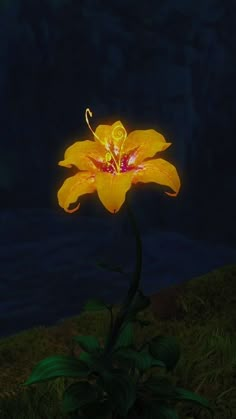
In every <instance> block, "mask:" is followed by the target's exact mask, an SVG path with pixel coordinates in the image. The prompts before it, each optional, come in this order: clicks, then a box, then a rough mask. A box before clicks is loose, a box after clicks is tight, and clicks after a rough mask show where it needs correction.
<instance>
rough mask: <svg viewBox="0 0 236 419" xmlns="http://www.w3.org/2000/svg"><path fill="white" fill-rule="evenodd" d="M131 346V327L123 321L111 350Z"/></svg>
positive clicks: (132, 335) (130, 324)
mask: <svg viewBox="0 0 236 419" xmlns="http://www.w3.org/2000/svg"><path fill="white" fill-rule="evenodd" d="M132 345H134V334H133V325H132V323H131V322H126V321H125V322H124V324H123V327H122V329H121V332H120V334H119V337H118V339H117V341H116V344H115V346H114V348H113V350H114V351H115V350H117V349H118V348H125V347H128V346H132Z"/></svg>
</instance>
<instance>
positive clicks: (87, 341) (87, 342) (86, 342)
mask: <svg viewBox="0 0 236 419" xmlns="http://www.w3.org/2000/svg"><path fill="white" fill-rule="evenodd" d="M73 340H75V341H76V342H77V343H78V344H79V345H80V346H81V348H82V349H83V350H84V351H86V352H89V353H94V352H96V353H99V352H100V351H101V346H100V343H99V341H98V339H97V338H96V337H95V336H92V335H88V336H74V337H73Z"/></svg>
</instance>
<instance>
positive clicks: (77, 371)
mask: <svg viewBox="0 0 236 419" xmlns="http://www.w3.org/2000/svg"><path fill="white" fill-rule="evenodd" d="M89 373H90V370H89V368H88V366H87V365H86V364H85V363H84V362H83V361H81V360H78V359H76V358H74V357H70V356H63V355H58V356H50V357H48V358H45V359H43V360H42V361H40V362H39V363H38V364H37V365H36V367H35V368H34V369H33V371H32V373H31V375H30V377H29V378H28V380H27V381H26V382H25V383H24V384H23V386H25V385H29V384H34V383H40V382H44V381H49V380H53V379H54V378H58V377H73V378H74V377H76V378H84V377H87V376H88V375H89Z"/></svg>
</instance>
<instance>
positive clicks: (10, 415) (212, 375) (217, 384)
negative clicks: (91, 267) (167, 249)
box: [0, 265, 236, 419]
mask: <svg viewBox="0 0 236 419" xmlns="http://www.w3.org/2000/svg"><path fill="white" fill-rule="evenodd" d="M178 304H179V306H180V307H181V310H182V313H183V315H182V317H181V320H171V321H166V320H165V321H159V320H158V319H156V318H154V317H153V315H152V312H151V311H150V308H148V309H146V310H145V311H143V312H142V313H140V314H139V318H141V319H147V320H149V321H151V322H152V324H151V325H150V326H147V327H144V328H143V329H141V328H140V327H139V326H138V325H135V326H134V332H135V339H136V342H137V345H139V344H141V343H142V342H143V341H144V340H146V339H147V338H151V337H153V336H155V335H158V334H162V335H166V336H168V335H169V336H176V337H177V339H178V342H179V344H180V347H181V358H180V360H179V363H178V364H177V366H176V368H175V370H174V372H173V373H172V374H170V377H172V380H173V382H174V383H176V385H178V386H180V387H184V388H185V389H187V390H190V391H194V392H196V393H198V394H199V395H201V396H203V397H205V398H207V399H208V400H211V401H212V402H213V404H214V405H215V407H216V410H215V419H222V418H224V419H227V418H236V265H230V266H225V267H223V268H221V269H218V270H215V271H213V272H210V273H208V274H206V275H204V276H201V277H198V278H195V279H192V280H191V281H189V282H188V283H187V286H186V290H185V292H184V295H183V296H181V298H180V299H179V301H178ZM117 310H118V306H115V309H114V310H113V312H114V314H116V313H117ZM108 326H109V313H108V312H107V311H104V312H96V313H89V312H84V313H82V314H81V315H80V316H78V317H73V318H69V319H66V320H64V321H63V322H61V323H59V324H57V325H56V326H52V327H36V328H34V329H31V330H27V331H25V332H22V333H19V334H17V335H14V336H11V337H8V338H4V339H1V340H0V418H1V419H46V418H48V419H49V418H50V419H63V418H64V419H65V418H67V417H68V416H67V415H65V414H64V413H63V411H62V407H61V404H60V401H61V400H62V396H63V392H64V389H65V388H66V387H67V386H68V384H70V383H72V382H75V381H76V380H73V379H67V380H66V379H63V378H57V379H55V380H53V381H50V382H47V383H39V384H33V385H31V386H28V387H21V386H19V384H21V383H23V382H24V381H26V379H27V378H28V377H29V375H30V374H31V372H32V369H33V367H34V366H35V365H36V364H37V363H38V362H39V361H41V360H42V359H44V358H46V357H48V356H52V355H71V354H72V353H73V352H74V354H75V355H78V354H79V353H80V349H79V347H78V346H76V344H73V343H72V337H73V336H77V335H83V334H85V335H88V334H92V335H94V336H96V337H98V338H99V340H100V342H103V339H102V338H103V337H104V336H105V333H106V331H107V328H108ZM72 345H73V346H72ZM76 348H77V349H76ZM155 371H156V373H160V370H159V371H158V369H157V370H155ZM176 408H177V411H178V412H179V416H180V418H181V419H187V418H188V419H190V418H191V419H195V418H196V419H205V418H206V419H207V418H209V417H210V415H209V413H208V411H207V410H205V409H200V407H199V406H198V405H195V406H194V405H193V404H192V403H185V402H183V403H177V405H176Z"/></svg>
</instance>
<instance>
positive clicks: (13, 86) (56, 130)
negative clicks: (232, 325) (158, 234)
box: [0, 0, 236, 244]
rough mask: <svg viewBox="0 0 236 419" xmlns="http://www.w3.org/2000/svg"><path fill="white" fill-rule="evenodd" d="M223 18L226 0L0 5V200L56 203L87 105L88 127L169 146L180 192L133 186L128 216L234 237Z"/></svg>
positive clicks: (230, 90) (229, 7) (229, 52)
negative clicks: (145, 136)
mask: <svg viewBox="0 0 236 419" xmlns="http://www.w3.org/2000/svg"><path fill="white" fill-rule="evenodd" d="M235 14H236V4H235V2H234V1H233V0H228V1H227V2H221V1H219V0H207V1H206V0H201V1H200V0H199V1H198V2H189V1H188V0H178V1H173V0H169V1H168V0H165V1H163V0H158V1H156V0H153V1H150V2H149V7H147V2H146V1H144V0H142V1H139V2H136V1H134V0H125V1H123V0H122V1H121V0H120V1H119V2H117V1H111V0H109V1H107V0H104V1H102V2H101V1H99V0H98V1H96V0H94V1H90V0H83V1H80V2H76V1H73V0H56V1H55V0H49V1H48V0H43V1H42V0H40V1H39V0H35V1H34V2H33V3H32V1H31V0H12V1H11V2H8V1H5V2H3V3H1V13H0V27H1V31H2V33H4V36H1V37H0V50H1V57H0V91H1V95H0V109H1V124H0V138H1V156H0V195H1V206H2V207H5V208H10V207H27V206H28V207H48V208H55V207H56V206H57V200H56V191H57V189H58V188H59V187H60V185H61V183H62V182H63V180H64V178H65V177H67V176H69V170H66V169H65V170H64V169H62V168H59V167H58V166H57V162H58V161H59V160H61V159H62V158H63V154H64V151H65V149H66V147H67V146H68V145H70V144H72V143H73V142H74V140H75V139H86V138H87V139H88V138H89V139H91V136H90V132H89V131H88V129H87V126H86V124H85V120H84V112H85V108H86V107H89V108H90V109H91V110H92V111H93V115H94V117H93V119H92V121H91V124H92V126H93V127H94V128H95V127H96V126H97V125H98V124H100V123H103V124H104V123H110V122H114V121H115V120H118V119H119V120H121V121H122V122H123V124H124V125H125V127H126V128H127V131H128V132H129V131H131V130H133V129H147V128H154V129H156V130H158V131H160V132H161V133H162V134H163V135H164V136H165V137H166V139H167V140H168V141H170V142H172V144H173V145H172V147H170V149H168V150H167V151H166V152H164V153H163V154H162V157H163V158H166V159H167V160H169V161H171V162H173V163H174V164H175V165H176V167H177V169H178V172H179V174H180V177H181V181H182V188H181V191H180V194H179V196H178V197H177V198H171V197H167V196H164V195H163V192H162V189H161V188H158V186H157V185H155V184H150V185H141V184H138V185H137V186H136V187H135V188H133V191H132V193H131V192H130V193H129V194H130V196H131V198H132V200H133V203H134V206H135V207H136V208H137V212H138V215H139V219H140V222H143V223H146V224H147V227H148V224H149V227H150V226H153V225H156V226H158V227H160V228H163V229H164V230H166V229H169V230H170V231H173V230H176V231H180V232H184V233H185V232H187V233H191V234H192V235H193V236H194V237H196V238H208V239H212V240H215V239H223V240H227V241H228V243H229V244H235V243H236V222H235V213H236V173H235V131H236V129H235V128H236V127H235V124H236V122H235V117H234V115H235V100H236V99H235V97H236V95H235V87H236V80H235V76H234V74H235V64H236V63H235V54H234V46H235V41H236V26H235ZM143 186H144V187H143ZM85 198H86V199H85V201H84V202H85V204H84V211H85V212H87V213H88V214H89V212H90V213H93V214H94V212H95V213H99V214H100V215H105V214H106V211H105V210H103V208H102V207H101V206H100V204H99V203H96V204H94V202H95V201H94V200H93V198H92V197H91V196H88V197H85Z"/></svg>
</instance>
